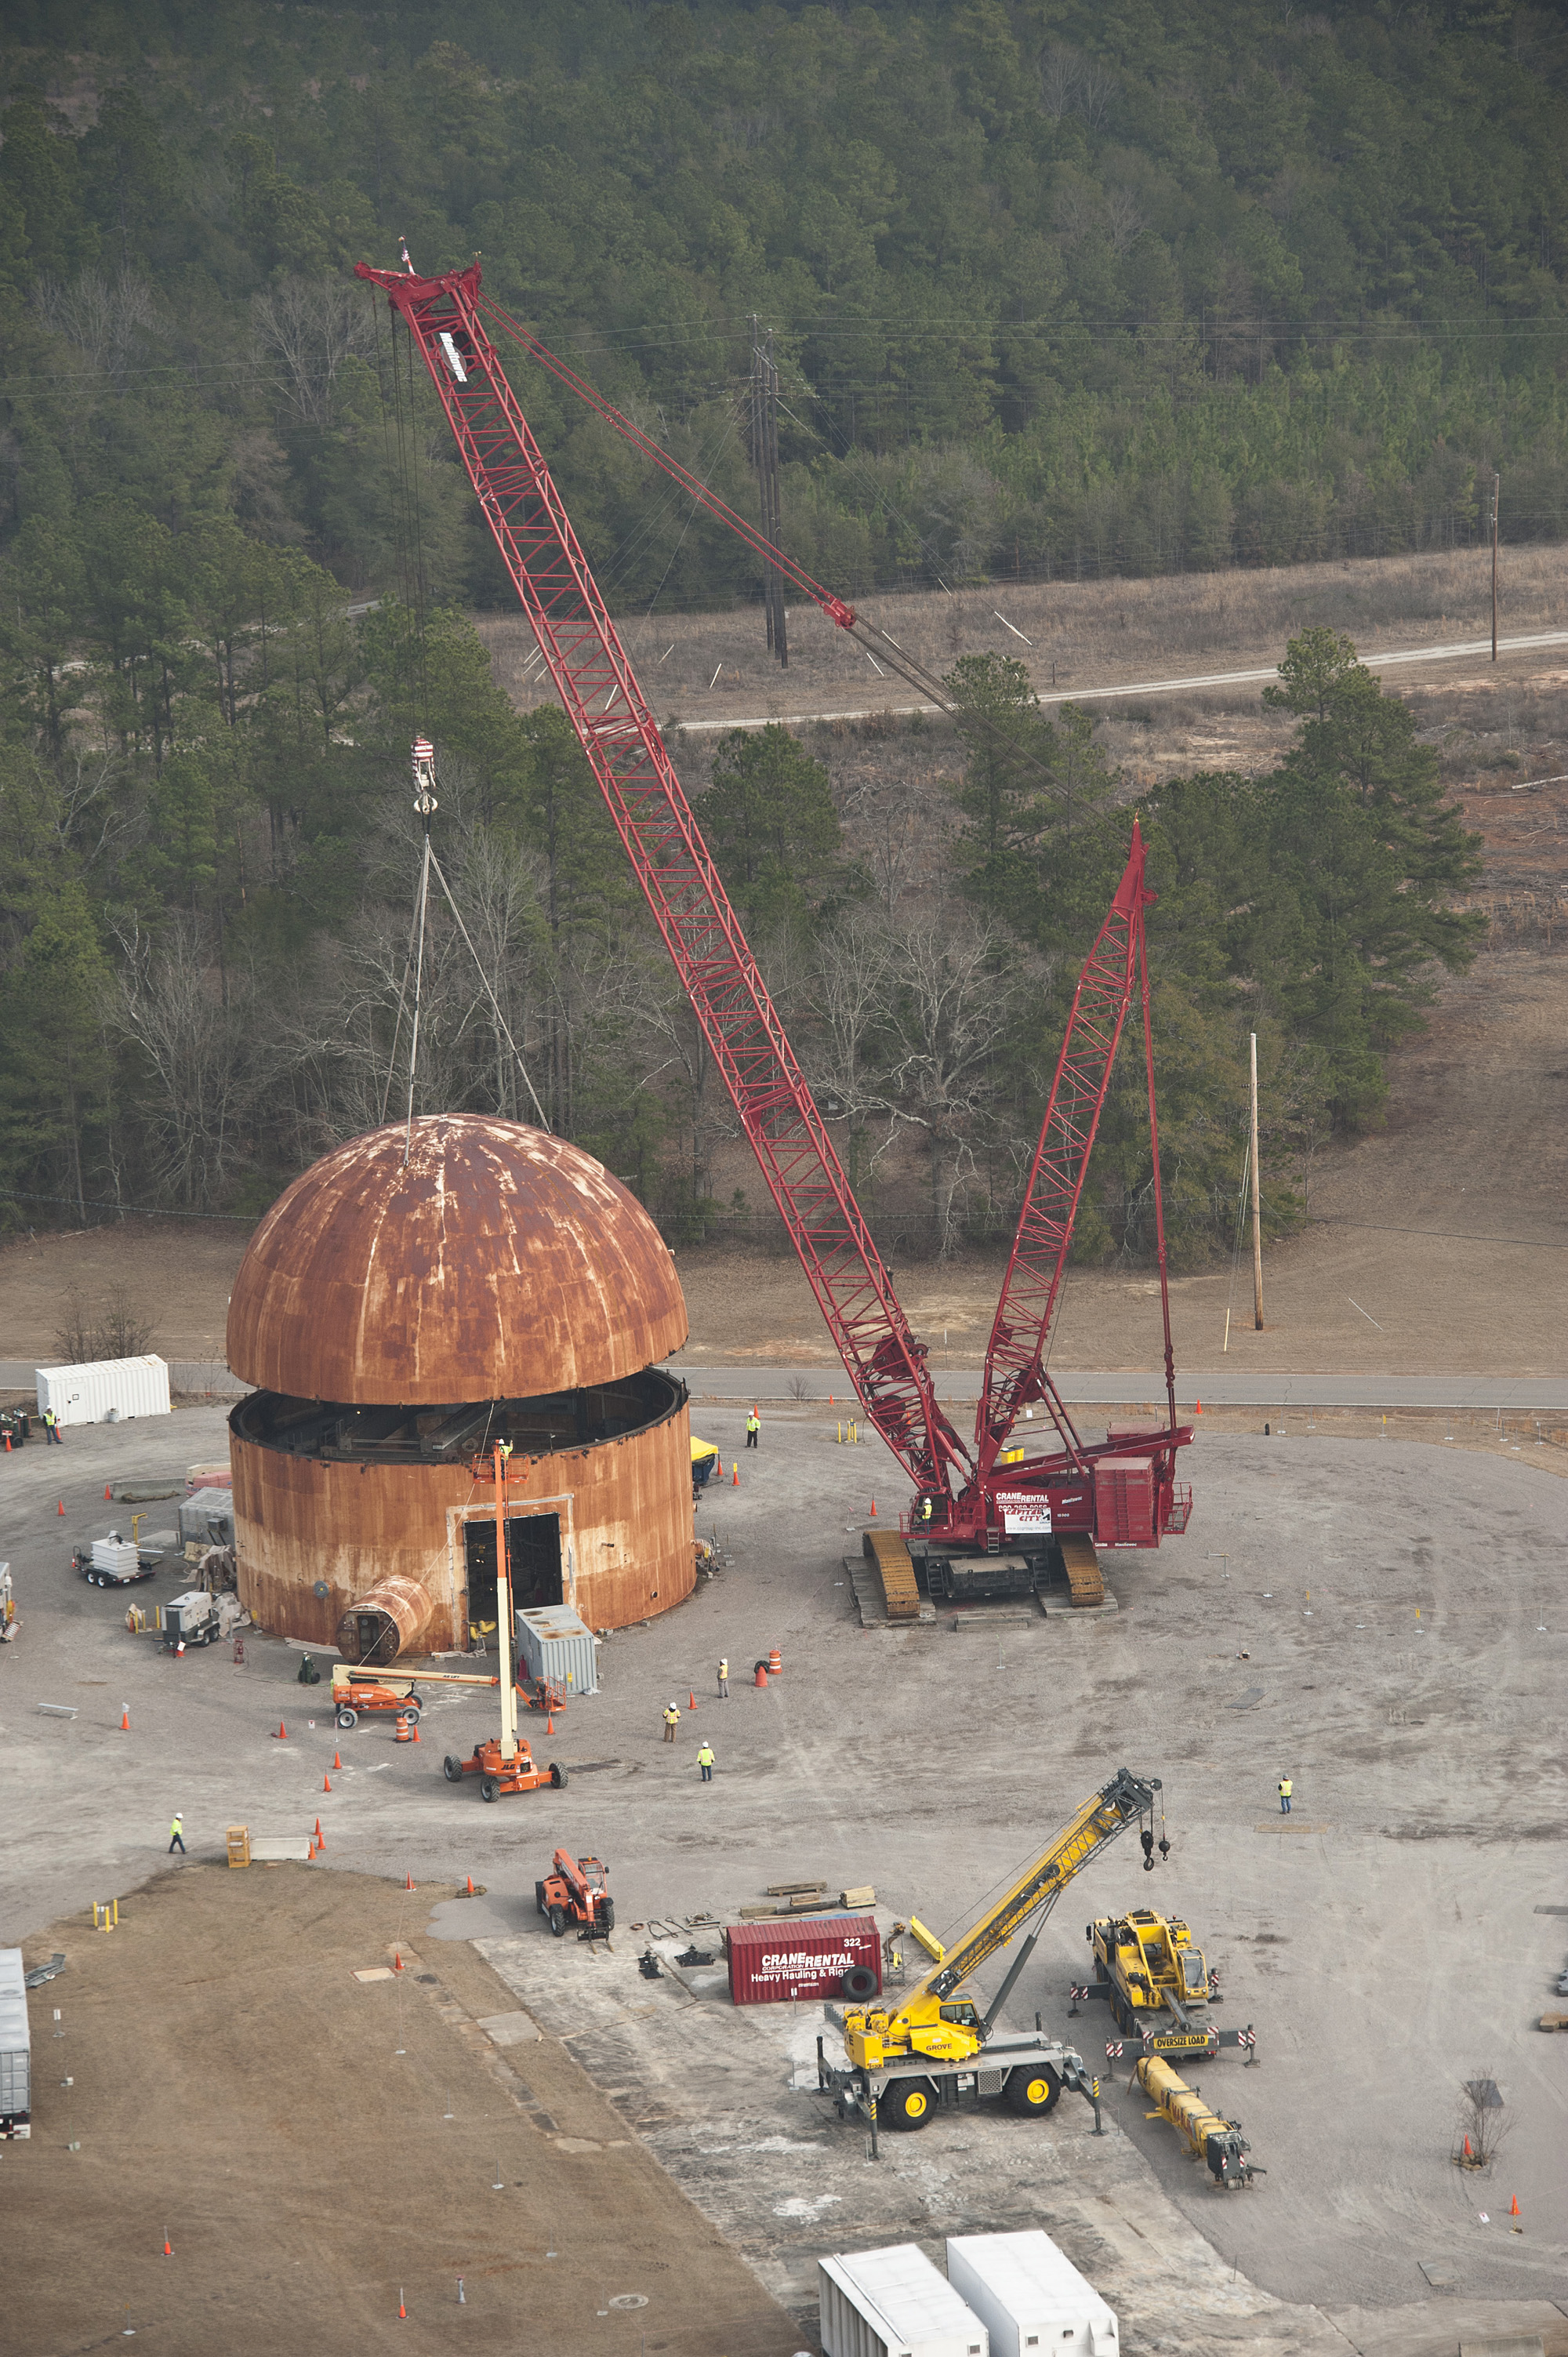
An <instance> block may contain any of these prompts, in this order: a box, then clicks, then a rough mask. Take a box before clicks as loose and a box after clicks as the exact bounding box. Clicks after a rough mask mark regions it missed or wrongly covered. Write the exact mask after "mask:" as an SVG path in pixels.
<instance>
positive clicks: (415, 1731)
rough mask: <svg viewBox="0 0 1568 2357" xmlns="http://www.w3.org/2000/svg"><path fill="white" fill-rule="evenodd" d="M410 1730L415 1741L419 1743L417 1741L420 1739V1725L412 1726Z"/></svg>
mask: <svg viewBox="0 0 1568 2357" xmlns="http://www.w3.org/2000/svg"><path fill="white" fill-rule="evenodd" d="M409 1732H410V1733H411V1734H412V1736H413V1739H414V1741H415V1742H416V1743H417V1742H418V1741H419V1729H418V1727H411V1728H410V1730H409Z"/></svg>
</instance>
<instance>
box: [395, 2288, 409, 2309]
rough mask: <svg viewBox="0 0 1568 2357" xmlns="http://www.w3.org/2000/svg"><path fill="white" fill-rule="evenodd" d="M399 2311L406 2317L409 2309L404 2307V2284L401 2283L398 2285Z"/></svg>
mask: <svg viewBox="0 0 1568 2357" xmlns="http://www.w3.org/2000/svg"><path fill="white" fill-rule="evenodd" d="M397 2312H398V2314H399V2315H400V2316H402V2317H406V2316H407V2314H408V2310H407V2309H406V2308H404V2306H403V2286H402V2284H399V2286H398V2287H397Z"/></svg>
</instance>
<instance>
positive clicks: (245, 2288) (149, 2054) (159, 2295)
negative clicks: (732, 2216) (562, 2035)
mask: <svg viewBox="0 0 1568 2357" xmlns="http://www.w3.org/2000/svg"><path fill="white" fill-rule="evenodd" d="M449 1896H450V1886H446V1887H431V1888H428V1889H421V1890H420V1891H419V1892H417V1893H410V1892H408V1891H406V1890H404V1889H399V1888H397V1887H396V1886H394V1884H393V1883H392V1882H391V1881H389V1880H384V1879H381V1878H375V1877H372V1876H369V1875H364V1874H353V1873H348V1872H340V1873H328V1872H326V1871H325V1870H318V1869H317V1868H316V1867H306V1866H298V1865H285V1866H278V1867H262V1866H253V1867H252V1868H251V1869H250V1871H249V1872H248V1873H247V1872H241V1873H234V1872H231V1871H230V1869H229V1868H228V1867H226V1866H222V1865H209V1864H206V1863H204V1862H202V1861H201V1860H200V1859H199V1858H198V1857H192V1858H191V1859H190V1861H189V1862H188V1864H183V1865H182V1864H181V1863H180V1861H179V1860H178V1859H177V1858H176V1860H175V1861H174V1867H173V1868H172V1869H171V1871H169V1872H168V1873H166V1874H161V1875H159V1876H157V1877H156V1878H155V1879H154V1880H153V1881H151V1882H150V1883H148V1884H147V1885H146V1886H145V1888H144V1889H140V1890H138V1891H136V1892H134V1894H132V1895H131V1896H129V1897H127V1898H126V1899H124V1900H123V1901H122V1904H121V1909H120V1926H119V1930H118V1931H117V1932H113V1933H111V1934H109V1935H107V1936H105V1935H103V1934H102V1933H96V1934H95V1933H94V1932H93V1931H92V1930H91V1917H90V1916H88V1917H85V1918H84V1917H83V1916H81V1915H72V1916H69V1917H67V1918H66V1919H64V1920H63V1921H59V1922H57V1923H53V1924H50V1925H48V1926H47V1927H46V1928H44V1929H43V1930H41V1931H40V1932H38V1933H36V1934H35V1935H33V1936H31V1937H30V1938H29V1939H28V1940H27V1943H26V1948H25V1954H26V1959H27V1963H28V1964H32V1963H34V1962H35V1961H36V1960H38V1959H45V1958H48V1956H50V1955H51V1954H53V1953H55V1952H56V1951H57V1950H63V1952H64V1953H65V1956H66V1960H67V1961H66V1970H65V1972H64V1973H63V1974H62V1975H60V1977H59V1979H58V1980H56V1981H54V1982H52V1983H50V1984H49V1986H48V1989H47V1990H45V1991H43V1992H41V1993H40V1995H39V1996H35V1997H34V1999H33V2002H32V2016H33V2024H34V2029H33V2036H34V2065H35V2078H36V2085H37V2097H36V2108H35V2111H34V2121H33V2134H32V2137H31V2139H30V2141H28V2142H26V2143H20V2144H0V2205H3V2207H4V2212H5V2221H6V2239H7V2244H8V2245H9V2247H10V2250H11V2252H12V2255H13V2257H12V2264H11V2265H9V2266H7V2268H6V2291H5V2325H4V2327H3V2328H0V2344H3V2345H4V2346H5V2347H6V2348H10V2349H15V2350H18V2351H22V2350H26V2351H27V2352H36V2357H55V2352H62V2357H63V2352H67V2351H74V2350H81V2349H96V2348H102V2347H103V2346H105V2345H106V2344H107V2343H108V2342H109V2341H113V2340H118V2339H120V2338H121V2337H122V2336H123V2335H124V2330H125V2328H126V2327H127V2326H129V2327H130V2328H131V2329H132V2330H134V2333H135V2335H136V2338H137V2341H138V2342H139V2343H140V2344H141V2345H143V2346H151V2347H152V2348H155V2349H158V2350H166V2351H169V2352H175V2353H176V2357H213V2352H215V2351H218V2350H222V2351H224V2352H235V2357H251V2352H256V2357H261V2352H267V2357H272V2352H275V2351H278V2350H280V2349H289V2348H297V2347H302V2346H305V2345H306V2344H310V2345H317V2344H319V2345H322V2346H329V2347H331V2348H332V2349H334V2350H341V2351H349V2352H360V2351H364V2352H371V2351H378V2350H383V2349H387V2348H391V2347H394V2346H395V2347H397V2348H400V2349H408V2350H413V2351H419V2350H437V2349H440V2350H445V2349H447V2348H449V2347H450V2346H451V2345H452V2342H453V2336H454V2334H455V2333H456V2332H457V2331H459V2330H460V2332H461V2336H462V2345H463V2347H465V2348H467V2349H475V2350H482V2351H487V2352H496V2357H500V2352H508V2357H510V2352H514V2351H515V2350H517V2349H518V2347H519V2346H520V2345H526V2346H527V2347H529V2348H530V2349H535V2350H539V2351H542V2352H552V2357H553V2352H559V2357H576V2352H583V2357H601V2353H602V2357H640V2352H641V2350H642V2348H643V2347H646V2348H647V2349H648V2350H649V2351H650V2352H654V2351H660V2350H668V2351H671V2352H675V2351H679V2352H681V2357H686V2352H693V2357H699V2352H700V2357H730V2352H735V2357H739V2352H748V2357H749V2352H756V2357H789V2352H791V2351H792V2350H793V2349H794V2348H795V2347H796V2345H797V2340H798V2336H797V2334H796V2332H795V2330H794V2327H793V2325H792V2324H791V2322H790V2320H789V2318H788V2317H787V2316H785V2315H784V2313H783V2312H782V2310H781V2309H779V2308H778V2307H777V2306H776V2305H775V2303H774V2302H773V2301H772V2300H771V2299H769V2298H768V2295H767V2294H766V2292H765V2291H764V2290H763V2289H762V2288H761V2287H760V2286H759V2284H758V2283H757V2279H756V2277H755V2276H754V2275H753V2274H752V2272H751V2270H750V2269H749V2268H748V2267H747V2266H746V2265H745V2264H744V2262H743V2261H742V2260H741V2259H740V2258H738V2257H737V2256H736V2255H735V2254H733V2253H732V2252H730V2251H728V2250H726V2249H725V2246H724V2244H723V2243H722V2242H721V2240H720V2238H719V2236H718V2235H717V2234H716V2233H715V2232H714V2229H713V2227H712V2226H711V2225H710V2224H709V2223H708V2222H707V2221H706V2220H705V2219H703V2217H702V2215H701V2214H700V2212H698V2211H697V2210H695V2209H694V2208H693V2206H692V2205H691V2204H690V2203H689V2202H688V2201H686V2200H685V2198H684V2196H683V2195H682V2194H681V2193H680V2192H679V2191H678V2190H677V2189H676V2187H675V2185H674V2184H673V2182H672V2180H671V2179H670V2177H669V2176H668V2175H667V2174H666V2173H665V2172H664V2171H663V2170H662V2169H660V2167H659V2166H658V2164H657V2162H656V2161H654V2160H653V2159H652V2158H651V2157H650V2155H649V2153H648V2152H647V2150H646V2148H645V2147H643V2146H642V2145H641V2144H639V2142H638V2141H637V2139H636V2138H635V2137H633V2136H628V2135H627V2134H626V2132H625V2129H624V2126H623V2124H622V2122H621V2121H620V2119H619V2118H618V2115H617V2114H616V2113H615V2112H614V2110H613V2109H612V2108H611V2107H610V2105H609V2104H607V2102H606V2100H605V2098H604V2097H603V2096H602V2095H601V2094H600V2093H598V2092H597V2091H596V2089H595V2088H594V2086H593V2085H592V2083H590V2082H589V2080H588V2079H587V2078H586V2077H585V2074H584V2073H583V2072H581V2071H580V2070H579V2069H578V2067H577V2065H576V2064H575V2062H574V2061H572V2059H571V2057H570V2055H569V2054H568V2053H567V2052H566V2051H565V2050H564V2048H563V2046H562V2045H561V2043H560V2042H559V2040H554V2039H550V2040H541V2039H540V2037H539V2034H538V2032H537V2030H536V2029H535V2028H534V2025H533V2023H532V2020H531V2019H530V2018H528V2017H527V2016H526V2015H524V2014H521V2013H520V2012H519V2011H518V2008H517V2001H516V1999H515V1997H514V1996H512V1993H511V1991H510V1989H509V1988H508V1986H507V1985H506V1983H505V1982H504V1981H503V1980H501V1979H500V1978H499V1976H498V1975H496V1974H495V1973H494V1972H493V1971H492V1970H491V1968H490V1967H489V1965H488V1964H486V1963H485V1962H484V1960H483V1959H482V1958H481V1957H480V1956H479V1955H478V1954H477V1953H476V1952H475V1951H474V1949H473V1948H472V1947H471V1946H469V1945H468V1943H467V1942H453V1941H446V1942H444V1943H427V1942H426V1941H425V1940H424V1938H423V1936H422V1934H423V1932H424V1925H425V1923H426V1921H427V1918H428V1914H429V1910H430V1907H431V1905H432V1904H433V1903H435V1902H438V1901H439V1900H441V1899H443V1898H446V1897H449ZM395 1955H401V1957H402V1960H403V1973H402V1974H401V1975H396V1976H394V1977H392V1978H389V1979H384V1980H377V1981H373V1982H371V1983H361V1982H360V1981H357V1980H356V1979H355V1978H354V1974H355V1972H356V1971H357V1970H362V1969H364V1968H366V1967H371V1968H376V1967H385V1966H387V1965H390V1964H392V1961H393V1958H394V1956H395ZM57 2008H58V2010H59V2015H60V2023H59V2033H58V2035H57V2034H56V2029H55V2025H54V2024H53V2023H52V2021H51V2019H50V2016H51V2014H52V2013H53V2012H54V2011H55V2010H56V2009H57ZM487 2021H489V2023H490V2025H491V2029H490V2030H489V2031H487V2029H485V2027H484V2024H485V2023H486V2022H487ZM519 2031H521V2033H522V2038H523V2040H525V2042H522V2043H519V2042H513V2041H514V2040H516V2038H517V2033H518V2032H519ZM492 2033H494V2034H492ZM498 2179H499V2188H498ZM165 2237H167V2239H168V2241H169V2242H170V2243H171V2244H172V2245H173V2255H172V2257H166V2256H165V2255H164V2250H163V2244H164V2241H165ZM24 2249H25V2250H26V2252H27V2266H26V2267H25V2268H23V2267H19V2266H17V2265H16V2263H15V2261H16V2254H17V2253H18V2252H19V2251H21V2250H24ZM459 2277H461V2278H462V2282H463V2290H464V2306H463V2308H462V2309H461V2311H459V2309H458V2300H457V2284H458V2278H459ZM628 2297H629V2298H634V2299H635V2298H640V2299H641V2301H642V2305H640V2306H639V2307H636V2308H622V2309H615V2308H611V2307H610V2305H609V2303H610V2301H611V2300H612V2299H617V2298H628ZM400 2303H401V2304H402V2305H403V2308H405V2309H406V2311H407V2314H406V2319H403V2320H401V2321H400V2319H399V2314H398V2310H399V2306H400Z"/></svg>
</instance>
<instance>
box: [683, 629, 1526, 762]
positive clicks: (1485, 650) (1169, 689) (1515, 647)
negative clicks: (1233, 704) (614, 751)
mask: <svg viewBox="0 0 1568 2357" xmlns="http://www.w3.org/2000/svg"><path fill="white" fill-rule="evenodd" d="M1562 646H1568V630H1533V631H1530V633H1529V634H1528V635H1526V636H1524V637H1520V638H1512V639H1499V640H1498V654H1499V656H1501V655H1505V654H1528V653H1530V651H1532V650H1533V649H1535V648H1537V647H1562ZM1491 651H1492V642H1491V640H1490V639H1489V638H1487V639H1454V640H1449V641H1448V642H1447V643H1446V644H1445V645H1444V646H1440V647H1399V648H1396V649H1394V650H1393V651H1391V653H1388V654H1381V655H1378V654H1372V655H1363V656H1362V657H1361V661H1362V662H1363V663H1365V665H1366V667H1367V669H1368V670H1369V671H1391V670H1392V669H1393V668H1394V667H1395V666H1396V665H1402V664H1405V663H1430V662H1461V661H1463V660H1465V659H1466V658H1467V657H1468V658H1474V657H1476V656H1477V655H1479V656H1484V657H1487V658H1489V657H1490V655H1491ZM1278 677H1279V672H1278V669H1277V667H1276V666H1275V665H1274V664H1273V663H1271V664H1269V665H1268V666H1267V667H1266V668H1265V669H1264V670H1262V671H1209V672H1197V673H1192V674H1191V675H1190V676H1189V677H1187V678H1184V679H1139V680H1119V681H1117V682H1116V683H1115V684H1114V685H1113V686H1111V687H1064V688H1057V689H1047V691H1046V693H1045V694H1041V695H1040V697H1039V701H1040V702H1041V704H1043V705H1044V704H1102V703H1105V702H1107V701H1108V700H1112V699H1114V698H1115V697H1116V696H1119V695H1174V694H1176V693H1177V692H1178V691H1180V690H1182V689H1184V688H1195V687H1248V686H1251V684H1252V683H1254V682H1255V681H1260V680H1264V681H1266V680H1273V679H1277V678H1278ZM937 709H938V707H937V705H934V704H892V705H867V706H866V707H865V708H864V709H856V710H854V711H845V712H783V713H778V714H767V715H764V716H762V717H761V718H760V719H756V720H683V721H682V723H681V730H680V733H681V734H682V735H685V736H692V737H697V736H702V735H704V734H706V733H708V732H710V731H712V730H714V729H717V728H767V727H768V726H771V725H774V724H775V723H779V724H781V725H782V726H785V727H791V728H792V727H801V726H805V725H806V724H807V723H809V722H811V721H816V720H880V719H882V718H884V717H885V716H886V715H887V714H889V713H891V714H893V715H895V716H897V717H900V718H905V719H907V718H908V717H909V716H910V715H911V714H913V713H917V712H935V711H936V710H937Z"/></svg>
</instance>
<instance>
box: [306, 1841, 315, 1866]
mask: <svg viewBox="0 0 1568 2357" xmlns="http://www.w3.org/2000/svg"><path fill="white" fill-rule="evenodd" d="M315 1856H316V1844H315V1843H314V1842H313V1841H310V1840H307V1841H306V1845H305V1857H306V1864H307V1865H308V1864H309V1862H310V1860H311V1859H312V1858H313V1857H315Z"/></svg>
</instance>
